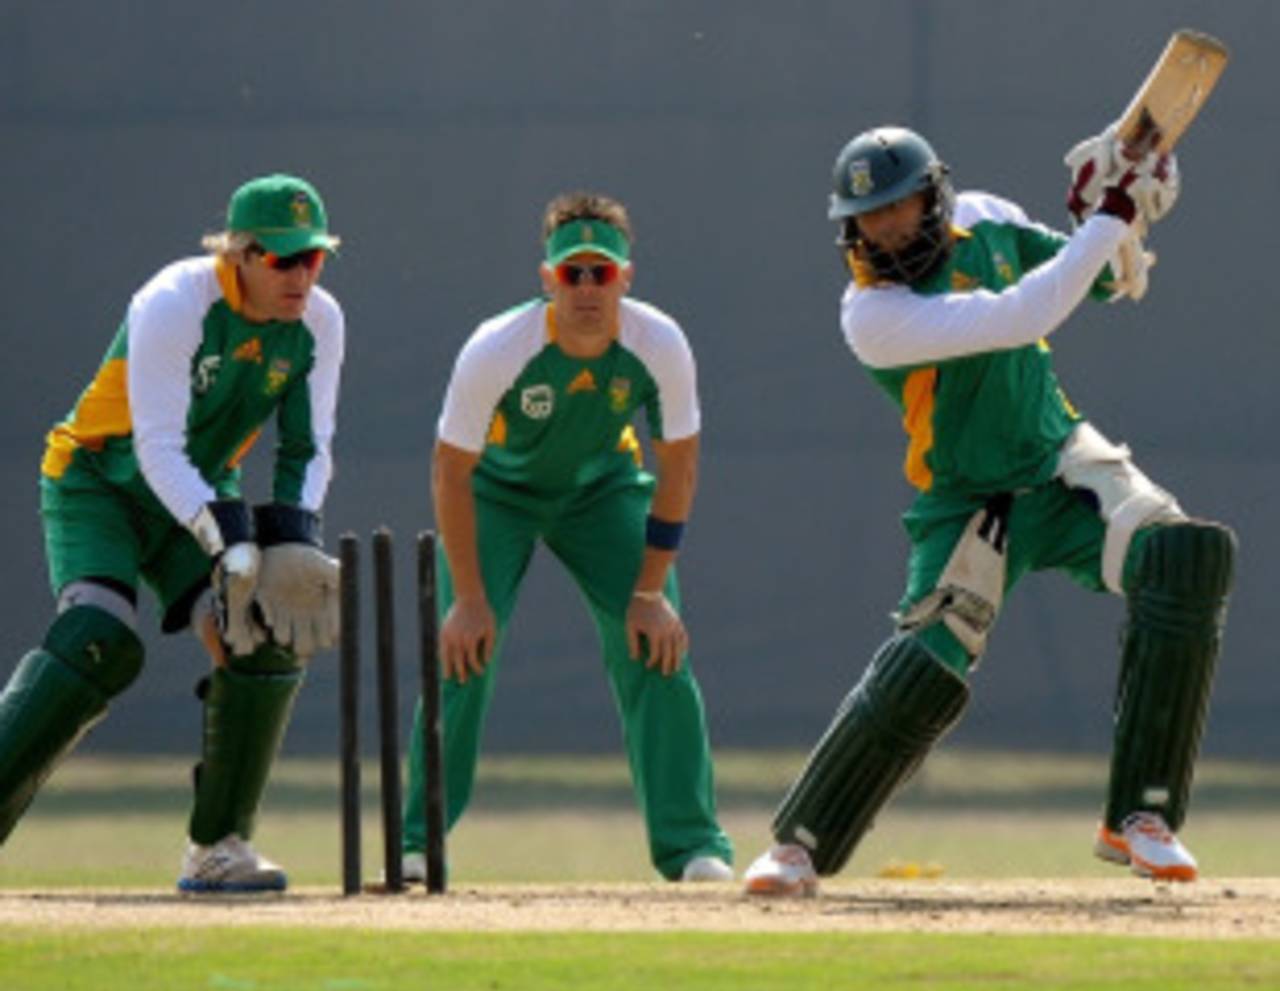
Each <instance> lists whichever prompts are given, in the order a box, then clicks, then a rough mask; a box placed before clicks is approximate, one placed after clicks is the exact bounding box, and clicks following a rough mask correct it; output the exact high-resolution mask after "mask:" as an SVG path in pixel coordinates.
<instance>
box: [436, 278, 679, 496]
mask: <svg viewBox="0 0 1280 991" xmlns="http://www.w3.org/2000/svg"><path fill="white" fill-rule="evenodd" d="M639 410H643V411H644V415H645V417H646V419H647V424H648V429H649V432H650V436H651V437H653V438H654V439H655V440H680V439H683V438H686V437H691V436H693V435H694V434H696V433H697V432H698V430H699V427H700V414H699V408H698V395H697V384H696V372H695V368H694V361H693V354H692V351H691V350H690V348H689V344H688V342H687V340H686V339H685V336H684V333H683V332H682V331H681V329H680V327H679V325H678V324H677V323H676V322H675V321H674V320H673V319H672V318H671V317H669V316H667V315H666V314H665V313H663V312H661V311H660V310H658V309H656V308H655V307H652V306H649V305H648V304H645V303H641V302H638V301H636V300H632V299H624V300H623V301H622V304H621V321H620V327H619V332H618V336H617V338H616V339H615V340H614V341H613V342H612V343H611V344H610V346H609V348H608V350H607V351H605V353H604V354H603V355H601V356H600V357H598V358H593V359H581V358H571V357H570V356H568V355H567V354H565V353H564V351H562V350H561V349H560V347H559V346H558V345H557V344H556V341H555V315H554V311H553V307H551V305H550V304H549V303H548V302H547V301H545V300H541V299H539V300H534V301H532V302H529V303H526V304H525V305H523V306H519V307H516V308H514V309H512V310H509V311H507V312H506V313H502V314H500V315H498V316H496V317H494V318H493V319H491V320H488V321H486V322H485V323H483V324H481V326H480V327H479V328H478V329H477V330H476V331H475V333H474V334H472V335H471V337H470V338H469V339H468V341H467V343H466V345H465V346H464V347H463V349H462V351H461V353H460V354H459V356H458V361H457V364H456V365H455V367H454V371H453V376H452V378H451V379H450V382H449V389H448V393H447V394H446V396H445V402H444V410H443V412H442V413H441V416H440V422H439V427H438V434H439V437H440V439H441V440H443V441H445V442H446V443H448V444H451V445H453V446H454V447H458V448H461V449H462V450H466V451H473V452H477V453H481V458H480V462H479V464H478V465H477V467H476V472H475V486H476V491H477V492H478V493H484V494H489V495H491V496H493V497H494V498H498V499H506V500H511V499H517V500H519V499H521V498H522V497H527V498H531V499H533V500H542V499H558V498H560V497H563V496H566V495H569V494H571V493H573V492H576V491H579V490H581V489H582V488H584V487H587V486H597V485H603V486H605V487H607V486H608V483H609V482H610V481H613V480H618V481H630V480H632V479H634V477H635V476H636V474H637V472H638V471H639V465H640V450H639V444H638V441H637V439H636V435H635V431H634V429H633V426H632V420H633V419H634V417H635V414H636V412H637V411H639Z"/></svg>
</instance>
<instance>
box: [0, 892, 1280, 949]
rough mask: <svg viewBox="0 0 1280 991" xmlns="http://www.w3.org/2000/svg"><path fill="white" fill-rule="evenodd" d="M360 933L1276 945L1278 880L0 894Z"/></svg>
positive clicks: (50, 903) (8, 910) (82, 920)
mask: <svg viewBox="0 0 1280 991" xmlns="http://www.w3.org/2000/svg"><path fill="white" fill-rule="evenodd" d="M9 925H36V926H45V925H48V926H57V927H63V926H84V927H91V928H108V929H109V928H116V927H128V928H141V927H168V926H178V927H182V926H208V925H228V926H263V925H279V926H326V927H347V926H355V927H361V928H372V929H405V930H469V931H486V930H488V931H494V930H505V931H517V930H521V931H530V930H536V931H547V932H550V931H582V932H586V931H651V932H652V931H680V930H685V931H688V930H702V931H718V932H752V931H756V932H891V931H897V932H901V931H912V932H920V931H928V932H981V933H1106V934H1113V935H1127V936H1165V937H1178V938H1203V939H1221V938H1230V937H1240V938H1244V937H1249V938H1255V939H1280V878H1227V879H1216V880H1214V879H1211V880H1205V881H1200V882H1198V883H1195V884H1191V885H1178V886H1172V885H1153V884H1150V883H1148V882H1145V881H1140V880H1138V879H1116V880H1106V881H1102V880H1094V879H1090V880H1080V879H1073V880H1001V881H964V880H944V879H939V880H927V881H909V882H903V881H884V880H873V881H867V880H859V881H846V882H833V883H828V884H826V885H824V887H823V889H822V893H821V894H820V895H819V896H818V897H817V898H811V899H760V898H748V897H746V896H745V895H743V894H742V893H741V890H740V888H739V887H738V886H737V885H728V884H724V885H705V886H696V887H695V886H677V885H663V884H609V885H605V884H572V885H482V886H461V887H458V888H456V889H455V890H452V891H450V892H449V893H448V894H447V895H444V896H440V897H430V898H429V897H427V896H426V895H425V893H423V892H422V890H421V889H417V890H415V891H413V892H412V893H409V894H406V895H399V896H386V895H374V894H366V895H361V896H358V897H356V898H350V899H344V898H340V897H338V896H336V895H335V894H334V893H333V892H332V891H325V890H320V889H302V890H300V891H297V892H290V893H289V894H287V895H283V896H269V897H264V896H221V897H215V898H210V897H207V896H206V897H202V898H191V897H180V896H177V895H173V894H169V893H160V892H148V891H141V890H136V889H134V890H119V891H108V890H100V889H99V890H74V889H61V890H47V891H14V890H10V891H3V892H0V927H3V926H9Z"/></svg>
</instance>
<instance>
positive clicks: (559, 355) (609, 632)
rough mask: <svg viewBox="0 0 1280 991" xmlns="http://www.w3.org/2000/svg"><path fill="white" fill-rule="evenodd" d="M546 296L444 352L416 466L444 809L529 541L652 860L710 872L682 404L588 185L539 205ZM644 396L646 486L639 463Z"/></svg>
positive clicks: (456, 806) (698, 873)
mask: <svg viewBox="0 0 1280 991" xmlns="http://www.w3.org/2000/svg"><path fill="white" fill-rule="evenodd" d="M543 238H544V248H545V255H544V260H543V262H542V265H541V267H540V276H541V280H542V287H543V290H544V292H545V294H546V295H545V296H544V297H542V298H539V299H535V300H533V301H531V302H528V303H524V304H522V305H520V306H516V307H514V308H513V309H510V310H507V311H506V312H505V313H502V314H499V315H498V316H496V317H493V318H492V319H490V320H487V321H486V322H484V323H483V324H481V325H480V327H479V328H478V329H477V330H476V331H475V333H474V334H472V335H471V337H470V339H469V340H468V341H467V343H466V345H465V346H464V347H463V349H462V351H461V353H460V354H459V356H458V360H457V363H456V365H455V366H454V370H453V376H452V378H451V380H450V382H449V388H448V392H447V394H446V396H445V400H444V410H443V412H442V413H441V416H440V421H439V425H438V430H437V442H436V447H435V459H434V465H433V489H434V496H435V512H436V523H437V526H438V528H439V531H440V535H441V538H442V541H441V542H442V545H443V546H442V553H441V555H440V562H439V573H440V584H439V609H440V613H441V616H442V617H443V620H442V623H441V628H440V655H441V663H442V670H443V673H444V678H445V683H444V686H443V706H444V763H445V794H446V819H447V824H448V827H452V825H453V824H454V823H455V822H457V820H458V818H459V817H460V816H461V815H462V813H463V810H464V809H465V808H466V806H467V802H468V800H469V799H470V797H471V787H472V781H473V779H474V776H475V766H476V759H477V756H478V753H479V748H480V735H481V729H482V725H483V722H484V718H485V712H486V710H487V709H488V705H489V699H490V697H491V695H492V693H493V688H494V682H495V679H496V677H497V667H498V659H499V651H500V649H501V646H502V639H503V632H504V630H505V629H506V626H507V621H508V619H509V618H510V616H511V612H512V609H513V608H514V606H515V602H516V595H517V592H518V590H519V587H520V582H521V579H522V578H523V576H524V573H525V570H526V568H527V567H528V565H529V560H530V557H531V556H532V554H533V551H534V547H535V546H536V544H537V543H538V542H539V541H541V542H542V543H544V544H545V545H546V546H547V548H548V549H549V550H550V551H551V553H553V554H554V555H555V556H556V557H557V558H559V559H560V561H561V562H562V563H563V564H564V565H565V567H566V568H568V569H569V572H570V574H571V575H572V576H573V579H574V581H575V582H576V583H577V585H578V587H579V589H581V591H582V593H583V596H584V598H585V599H586V602H587V607H588V608H589V609H590V611H591V615H592V618H593V619H594V620H595V624H596V628H597V630H598V631H599V635H600V641H601V646H602V649H603V654H604V665H605V671H606V673H607V674H608V677H609V682H610V686H611V687H612V689H613V695H614V699H615V701H616V703H617V706H618V711H619V713H620V714H621V717H622V726H623V738H624V741H625V744H626V748H627V756H628V758H629V760H630V766H631V774H632V780H633V783H634V786H635V791H636V799H637V802H638V803H639V805H640V808H641V811H642V812H643V814H644V817H645V824H646V826H647V828H648V836H649V854H650V858H651V860H652V862H653V864H654V866H655V867H656V868H657V869H658V871H659V872H660V873H661V874H662V875H663V876H664V877H666V878H668V879H670V880H686V881H704V880H712V881H717V880H728V879H730V878H732V877H733V872H732V869H731V868H730V866H729V865H730V863H731V862H732V856H733V850H732V847H731V845H730V842H729V839H728V837H727V836H726V835H725V834H724V832H723V831H722V830H721V828H720V826H719V825H718V824H717V821H716V811H715V798H714V794H713V779H712V765H711V753H710V745H709V743H708V740H707V730H706V722H705V717H704V714H703V708H702V698H701V695H700V694H699V690H698V685H697V682H696V681H695V680H694V676H693V672H692V671H691V670H690V668H689V663H688V658H687V648H688V635H687V633H686V631H685V627H684V623H683V621H682V620H681V618H680V613H679V609H680V597H679V592H678V591H677V586H676V573H675V567H674V561H675V557H676V550H677V548H678V547H679V544H680V538H681V535H682V532H683V530H684V525H685V520H686V519H687V518H688V516H689V512H690V509H691V508H692V505H693V496H694V484H695V478H696V472H697V462H698V433H699V429H700V413H699V404H698V394H697V385H696V379H695V374H694V361H693V355H692V352H691V351H690V349H689V344H688V342H687V341H686V340H685V336H684V333H683V332H682V331H681V329H680V327H679V325H678V324H677V323H676V322H675V321H674V320H673V319H672V318H671V317H669V316H667V315H666V314H665V313H663V312H661V311H660V310H658V309H656V308H654V307H652V306H650V305H648V304H646V303H641V302H639V301H637V300H634V299H631V298H630V297H628V296H627V295H626V294H627V292H628V290H629V289H630V288H631V282H632V278H633V276H634V268H633V266H632V264H631V247H632V233H631V225H630V221H629V219H628V217H627V211H626V209H625V207H624V206H623V205H622V204H621V203H618V202H617V201H615V200H612V199H609V198H607V197H604V196H598V195H594V194H589V193H577V194H568V195H564V196H561V197H558V198H557V199H555V200H553V201H552V202H551V203H550V204H549V205H548V207H547V209H546V213H545V215H544V218H543ZM640 411H643V413H644V415H645V417H646V421H647V424H648V429H649V434H650V437H651V439H652V441H653V444H652V446H653V452H654V455H655V457H656V460H657V482H656V487H655V482H654V478H653V476H652V475H650V474H648V473H646V472H645V471H643V470H642V469H641V449H640V444H639V442H638V439H637V436H636V433H635V430H634V428H633V426H632V421H633V419H634V418H635V416H636V413H637V412H640ZM421 741H422V709H421V705H419V707H418V711H417V716H416V718H415V720H414V725H413V735H412V746H411V750H410V754H411V757H410V765H409V772H410V773H409V789H408V800H407V802H406V803H405V805H406V807H405V815H404V850H405V857H404V875H405V878H406V879H408V880H421V879H422V878H423V877H424V876H425V869H426V868H425V858H424V856H423V853H422V851H423V849H424V848H425V845H426V837H425V836H424V831H423V788H424V780H423V768H422V763H421V750H422V748H421Z"/></svg>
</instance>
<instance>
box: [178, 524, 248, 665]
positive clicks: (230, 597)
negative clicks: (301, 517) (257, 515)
mask: <svg viewBox="0 0 1280 991" xmlns="http://www.w3.org/2000/svg"><path fill="white" fill-rule="evenodd" d="M187 529H188V530H190V531H191V534H192V536H194V537H195V538H196V541H197V542H198V543H199V544H200V546H201V547H202V548H203V549H204V552H205V553H206V554H208V555H209V556H210V557H212V558H213V562H214V563H213V573H212V575H211V576H210V583H211V585H212V586H213V598H214V605H215V608H216V611H217V617H218V629H219V632H220V633H221V636H222V639H223V641H224V642H225V643H226V645H227V647H228V648H229V649H230V650H231V652H232V653H233V654H235V655H237V656H244V655H247V654H252V653H253V652H254V651H255V650H256V649H257V648H258V647H259V646H260V645H261V644H262V643H263V642H265V641H266V639H267V633H266V631H265V630H264V629H263V628H262V627H261V625H259V624H258V623H257V621H256V620H255V619H254V617H253V596H254V591H255V589H256V587H257V584H258V569H259V566H260V564H261V560H262V559H261V554H260V553H259V551H258V546H257V544H255V543H254V542H253V541H252V540H250V539H249V530H250V527H249V510H248V507H246V506H245V504H244V503H243V502H240V501H239V500H235V499H228V500H218V501H216V502H211V503H207V504H206V505H205V506H203V507H201V509H200V512H198V513H197V514H196V515H195V517H194V518H193V519H192V520H191V521H190V522H189V523H188V524H187Z"/></svg>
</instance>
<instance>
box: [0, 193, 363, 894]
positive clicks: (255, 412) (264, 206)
mask: <svg viewBox="0 0 1280 991" xmlns="http://www.w3.org/2000/svg"><path fill="white" fill-rule="evenodd" d="M337 243H338V239H337V238H336V237H334V236H332V235H330V234H329V232H328V223H327V220H326V215H325V209H324V205H323V204H322V202H321V200H320V197H319V195H318V194H317V193H316V191H315V189H314V188H313V187H312V186H311V185H310V184H309V183H307V182H305V181H304V180H302V179H298V178H294V177H292V176H285V175H271V176H265V177H262V178H258V179H254V180H252V181H250V182H248V183H246V184H244V185H243V186H241V187H240V188H239V189H238V190H236V192H235V194H234V195H233V196H232V197H231V201H230V205H229V207H228V210H227V226H226V230H224V231H223V232H221V233H219V234H215V235H210V236H208V237H206V238H205V239H204V247H205V248H206V249H207V250H208V252H209V254H208V255H207V256H205V257H199V258H188V259H185V260H182V261H178V262H174V263H173V264H171V265H169V266H167V267H166V268H163V269H161V271H160V272H159V273H158V274H156V275H155V276H154V277H153V278H152V279H151V280H150V281H149V282H147V283H146V285H144V286H143V287H142V288H141V289H140V290H138V292H137V293H136V294H135V295H134V297H133V299H132V301H131V302H130V304H129V307H128V311H127V313H126V315H125V318H124V322H123V323H122V324H121V326H120V328H119V330H118V331H117V333H116V335H115V338H114V339H113V341H112V343H111V346H110V347H109V348H108V350H107V354H106V357H105V359H104V360H103V363H102V365H101V367H100V368H99V370H98V373H97V375H96V376H95V378H94V380H93V381H92V383H90V385H89V387H88V388H87V389H86V390H85V391H84V392H83V393H82V394H81V396H80V399H79V401H78V402H77V403H76V405H75V408H74V409H72V411H71V413H70V414H69V415H68V417H67V418H66V419H65V420H63V421H62V422H61V423H59V424H57V425H56V426H55V427H54V428H53V430H52V431H50V433H49V436H48V442H47V446H46V449H45V455H44V460H43V463H42V465H41V479H40V492H41V502H40V509H41V514H42V516H43V521H44V534H45V548H46V554H47V558H48V565H49V578H50V582H51V584H52V586H53V592H54V596H55V598H56V601H57V615H56V618H55V619H54V621H53V623H52V625H51V626H50V627H49V630H48V633H46V635H45V638H44V641H43V643H41V645H40V646H39V647H37V648H35V649H34V650H32V651H30V652H29V653H28V654H27V655H26V656H25V657H23V658H22V660H21V661H20V662H19V664H18V666H17V668H16V670H15V671H14V672H13V674H12V676H11V677H10V679H9V683H8V685H7V687H6V688H5V690H4V693H3V694H0V843H2V842H3V841H4V840H5V838H6V837H8V835H9V833H10V832H11V831H12V830H13V828H14V826H15V825H16V824H17V822H18V819H19V818H20V817H21V816H22V814H23V812H24V811H25V810H26V808H27V806H28V805H29V804H30V802H31V800H32V798H33V797H34V796H35V793H36V790H37V789H38V788H39V787H40V785H41V783H42V782H43V781H44V780H45V778H46V777H48V775H49V774H50V772H51V771H52V770H53V768H54V767H55V766H56V765H57V763H58V761H59V760H60V759H61V758H62V757H63V755H65V754H66V753H67V752H69V751H70V750H71V748H72V747H73V746H74V745H75V744H76V742H77V741H78V740H79V739H80V738H81V737H82V736H83V735H84V734H85V733H86V732H87V731H88V730H89V728H90V727H92V726H93V725H94V723H96V722H97V721H98V720H99V719H101V718H102V717H103V716H104V715H105V714H106V711H107V707H108V704H109V702H110V701H111V699H112V698H113V697H115V696H116V695H119V694H120V693H121V692H123V691H124V690H125V689H126V688H128V687H129V685H130V684H131V683H132V682H133V680H134V679H135V678H136V677H137V676H138V673H139V672H140V671H141V670H142V664H143V643H142V640H141V639H139V636H138V632H137V596H138V584H139V580H140V579H141V580H142V581H144V582H146V584H147V585H148V586H150V587H151V589H152V591H153V592H154V593H155V594H156V596H157V598H158V599H159V602H160V606H161V609H162V615H163V621H162V629H163V630H164V632H166V633H172V632H176V631H178V630H182V629H185V628H187V627H190V628H191V629H192V630H193V631H194V632H195V633H196V634H197V636H198V637H199V638H200V640H201V641H202V643H203V644H204V646H205V647H206V648H207V649H208V651H209V654H210V656H211V658H212V662H213V670H212V673H211V674H210V675H209V676H208V677H207V678H204V679H202V680H201V682H200V685H199V686H198V688H197V695H198V697H199V698H200V699H201V701H202V704H203V709H204V729H203V742H202V754H201V759H200V763H199V764H198V765H197V766H196V770H195V801H194V807H193V809H192V812H191V818H190V824H189V839H190V842H189V844H188V846H187V850H186V854H185V856H184V858H183V861H182V867H181V874H180V876H179V879H178V887H179V889H181V890H182V891H187V892H217V891H265V890H283V889H284V888H285V886H286V877H285V873H284V871H283V870H281V868H280V867H279V866H277V865H276V864H274V863H272V862H271V861H269V860H267V859H266V858H264V857H262V856H260V855H259V854H258V853H257V852H256V851H255V850H254V848H253V847H252V846H251V845H250V843H249V840H250V837H251V836H252V834H253V825H254V819H255V815H256V812H257V809H258V804H259V802H260V800H261V798H262V794H263V791H264V789H265V786H266V780H267V773H268V771H269V769H270V767H271V763H272V761H273V760H274V758H275V755H276V751H277V749H278V747H279V744H280V740H281V738H282V737H283V735H284V731H285V726H286V724H287V722H288V719H289V713H290V710H291V708H292V705H293V700H294V696H295V695H296V694H297V692H298V688H299V686H300V685H301V683H302V678H303V671H304V668H305V665H306V662H307V660H308V659H309V658H310V657H311V655H312V654H314V653H315V651H316V650H318V649H321V648H324V647H328V646H331V645H332V643H333V641H334V638H335V637H336V633H337V629H336V626H337V616H338V610H337V584H338V583H337V577H338V576H337V562H336V561H334V560H333V559H331V558H329V557H326V556H325V554H324V553H323V551H322V550H321V549H320V532H319V516H318V514H319V511H320V507H321V505H322V503H323V501H324V496H325V490H326V488H327V486H328V483H329V476H330V473H331V460H330V441H331V439H332V436H333V430H334V411H335V406H336V403H337V398H338V378H339V371H340V367H341V364H342V351H343V317H342V311H341V309H340V308H339V306H338V303H337V302H336V301H335V300H334V298H333V297H332V296H330V295H329V294H328V293H327V292H325V291H324V290H323V289H321V288H320V287H319V286H317V285H316V280H317V279H318V278H319V276H320V272H321V270H322V268H323V267H324V261H325V257H326V254H327V253H328V252H330V251H332V250H333V249H334V248H335V247H336V246H337ZM273 415H274V416H275V418H276V425H277V434H278V440H277V447H276V459H275V473H274V482H273V496H272V498H273V501H272V502H271V503H268V504H266V505H261V506H258V507H256V508H255V509H254V511H253V513H252V514H251V513H250V510H249V507H248V506H247V505H246V504H245V502H244V501H243V500H242V498H241V495H240V468H239V464H240V461H241V459H242V458H243V457H244V455H245V454H246V453H247V452H248V450H249V448H250V447H251V446H252V445H253V443H254V441H255V440H256V439H257V438H258V435H259V433H260V432H261V430H262V427H263V425H264V423H265V422H266V421H267V420H268V419H269V418H270V417H271V416H273ZM251 517H252V518H251Z"/></svg>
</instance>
